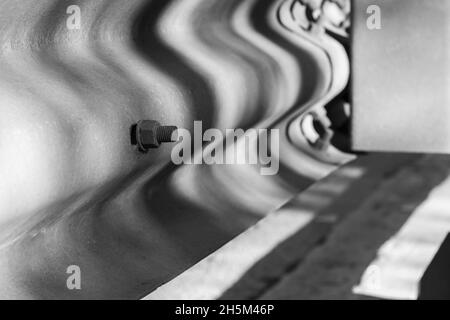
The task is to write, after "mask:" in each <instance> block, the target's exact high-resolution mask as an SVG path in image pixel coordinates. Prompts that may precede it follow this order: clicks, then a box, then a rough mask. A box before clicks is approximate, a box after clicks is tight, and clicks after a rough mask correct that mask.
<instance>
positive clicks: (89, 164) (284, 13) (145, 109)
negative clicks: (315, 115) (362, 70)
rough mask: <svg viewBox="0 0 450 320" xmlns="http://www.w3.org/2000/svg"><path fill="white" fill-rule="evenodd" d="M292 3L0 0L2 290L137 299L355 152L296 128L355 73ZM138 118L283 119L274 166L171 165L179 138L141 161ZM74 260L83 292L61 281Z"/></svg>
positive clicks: (268, 123)
mask: <svg viewBox="0 0 450 320" xmlns="http://www.w3.org/2000/svg"><path fill="white" fill-rule="evenodd" d="M73 4H77V5H79V6H80V7H81V10H82V28H81V30H78V31H69V30H67V28H66V19H67V14H66V8H67V7H68V6H69V5H73ZM295 5H296V4H295V1H290V0H289V1H286V0H245V1H243V0H227V1H223V0H222V1H220V0H212V1H205V0H203V1H202V0H171V1H167V0H127V1H125V0H89V1H88V0H78V1H66V0H59V1H57V0H41V1H33V0H21V1H17V0H3V1H0V44H1V52H0V54H1V58H0V113H1V115H2V116H1V117H0V137H1V138H0V145H1V147H0V174H1V176H2V181H1V182H0V213H1V215H0V237H1V245H0V271H1V274H2V277H0V288H1V289H0V297H4V298H140V297H142V296H144V295H146V294H148V293H149V292H151V291H152V290H154V289H155V288H157V287H158V286H159V285H161V284H162V283H164V282H166V281H168V280H170V279H171V278H173V277H174V276H176V275H177V274H179V273H180V272H182V271H183V270H185V269H186V268H187V267H189V266H191V265H192V264H194V263H195V262H197V261H199V260H200V259H202V258H203V257H205V256H206V255H207V254H209V253H211V252H212V251H214V250H216V249H217V248H218V247H220V246H221V245H223V244H225V243H226V242H227V241H229V240H230V239H232V238H233V237H235V236H236V235H238V234H239V233H241V232H242V231H244V230H245V229H247V228H248V227H250V226H252V225H253V224H254V223H255V222H257V221H258V220H259V219H260V218H262V217H263V216H265V215H266V214H267V213H268V212H271V211H273V210H274V209H276V208H279V207H280V206H281V205H283V204H284V203H286V201H288V200H289V199H291V198H292V197H293V196H294V195H295V194H297V193H298V192H300V191H301V190H303V189H305V188H306V187H307V186H309V185H310V184H311V183H313V182H314V181H316V180H318V179H320V178H322V177H324V176H326V175H327V174H329V173H330V172H331V171H332V170H334V169H335V168H336V166H337V165H339V164H341V163H344V162H346V161H349V160H351V159H352V158H353V157H351V156H348V155H345V154H342V153H340V152H338V151H337V150H334V149H330V150H329V151H328V152H326V153H324V154H317V153H314V152H313V151H311V150H309V146H308V144H307V142H306V141H305V140H304V139H302V138H301V133H299V132H298V128H299V121H300V120H301V117H302V116H303V115H304V114H305V112H306V111H307V110H312V109H313V110H317V111H318V112H321V107H322V106H324V105H325V104H327V103H328V102H329V101H330V100H331V99H332V98H334V97H335V96H336V95H337V94H338V93H340V92H341V91H342V90H343V89H344V87H345V86H346V82H347V80H348V73H349V70H348V68H349V67H348V59H347V57H346V53H345V50H344V48H343V47H342V45H340V44H339V43H338V42H337V41H335V40H333V39H332V38H331V37H329V36H328V35H326V34H325V33H323V32H317V33H314V34H306V33H305V32H304V31H302V30H301V28H300V27H299V26H298V24H297V23H296V22H295V19H294V18H293V16H292V14H291V8H292V6H295ZM143 118H152V119H156V120H158V121H160V122H162V123H170V124H175V125H178V126H179V127H186V128H192V125H193V120H202V121H203V127H204V128H205V129H206V128H209V127H215V128H219V129H226V128H238V127H240V128H244V129H245V128H250V127H254V128H279V129H281V133H282V134H281V145H280V152H279V155H278V156H279V159H280V172H279V174H278V175H276V176H261V175H260V174H259V170H258V169H259V168H258V167H257V166H243V165H240V166H206V165H202V166H189V165H186V166H179V167H177V166H175V165H173V164H171V162H170V146H167V147H163V149H159V150H158V151H154V152H151V153H149V154H148V155H146V156H143V155H141V154H139V153H137V152H136V151H135V150H134V149H133V148H132V146H130V143H129V134H128V131H129V128H130V126H131V125H132V124H133V123H135V122H136V121H137V120H139V119H143ZM237 145H238V150H241V149H239V148H241V146H242V143H241V142H239V141H238V142H237ZM194 154H195V155H194V156H201V150H195V151H194ZM72 264H76V265H79V266H80V268H81V270H82V279H83V280H82V290H80V291H77V290H75V291H69V290H67V287H66V279H67V274H66V268H67V266H69V265H72Z"/></svg>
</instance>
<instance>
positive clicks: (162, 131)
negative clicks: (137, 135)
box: [156, 126, 178, 143]
mask: <svg viewBox="0 0 450 320" xmlns="http://www.w3.org/2000/svg"><path fill="white" fill-rule="evenodd" d="M177 129H178V128H177V127H176V126H159V127H157V128H156V139H157V140H158V142H159V143H164V142H174V141H176V140H173V139H172V134H173V133H174V132H175V131H176V130H177Z"/></svg>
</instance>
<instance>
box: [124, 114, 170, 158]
mask: <svg viewBox="0 0 450 320" xmlns="http://www.w3.org/2000/svg"><path fill="white" fill-rule="evenodd" d="M177 129H178V128H177V127H175V126H162V125H161V124H160V123H159V122H158V121H155V120H141V121H139V122H138V123H136V124H134V125H133V126H132V127H131V144H132V145H137V147H138V150H139V151H140V152H143V153H146V152H148V151H149V149H155V148H158V147H159V146H160V145H161V143H165V142H175V141H176V140H173V139H172V135H173V133H174V132H175V131H176V130H177Z"/></svg>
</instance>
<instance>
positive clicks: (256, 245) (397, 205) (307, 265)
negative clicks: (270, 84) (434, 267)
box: [147, 155, 450, 299]
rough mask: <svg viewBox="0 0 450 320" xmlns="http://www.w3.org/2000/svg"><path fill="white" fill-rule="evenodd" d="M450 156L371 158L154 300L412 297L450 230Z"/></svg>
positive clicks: (344, 170) (202, 264)
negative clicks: (449, 196) (448, 198)
mask: <svg viewBox="0 0 450 320" xmlns="http://www.w3.org/2000/svg"><path fill="white" fill-rule="evenodd" d="M449 173H450V157H447V156H438V155H429V156H423V155H371V156H366V157H362V158H361V159H358V160H357V161H355V162H353V163H351V164H349V165H347V166H345V167H343V168H342V169H340V170H338V171H337V172H335V173H334V174H332V175H331V176H330V177H328V178H326V179H324V180H322V181H320V182H318V183H316V184H315V185H314V186H312V187H311V188H309V189H308V190H307V191H305V192H304V193H302V194H301V195H299V196H298V197H297V198H296V199H294V200H292V201H291V202H290V203H289V204H287V205H285V206H284V207H283V208H281V209H280V210H278V211H277V212H274V213H273V214H272V215H270V216H269V217H267V218H266V219H264V220H263V221H262V222H260V223H259V224H258V225H257V226H256V227H255V228H252V229H250V230H249V231H248V232H246V233H245V234H243V235H241V236H239V237H238V238H236V239H235V240H233V241H232V242H231V243H229V244H227V245H226V246H225V247H223V248H221V249H220V250H219V251H218V252H216V253H214V254H213V255H211V256H210V257H208V258H207V259H205V260H203V261H202V262H200V263H199V264H197V265H196V266H194V267H193V268H191V269H190V270H188V271H186V272H185V273H183V274H182V275H181V276H179V277H178V278H176V279H175V280H173V281H172V282H169V283H168V284H166V285H165V286H163V287H161V288H159V289H158V290H156V291H155V292H153V293H152V294H150V295H149V296H148V297H147V298H149V299H155V298H158V299H161V298H163V299H164V298H185V299H211V298H225V299H366V298H401V299H414V298H416V297H417V294H418V286H419V282H420V278H421V276H422V274H423V272H424V271H425V269H426V267H427V266H428V264H429V263H430V261H431V259H432V257H433V255H434V253H435V252H436V251H437V249H438V248H439V245H440V244H441V241H442V240H443V238H444V237H445V235H446V233H447V231H449V230H450V203H449V202H448V201H445V195H446V194H448V193H450V190H449V188H450V182H449V181H450V180H449V178H448V175H449Z"/></svg>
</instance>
